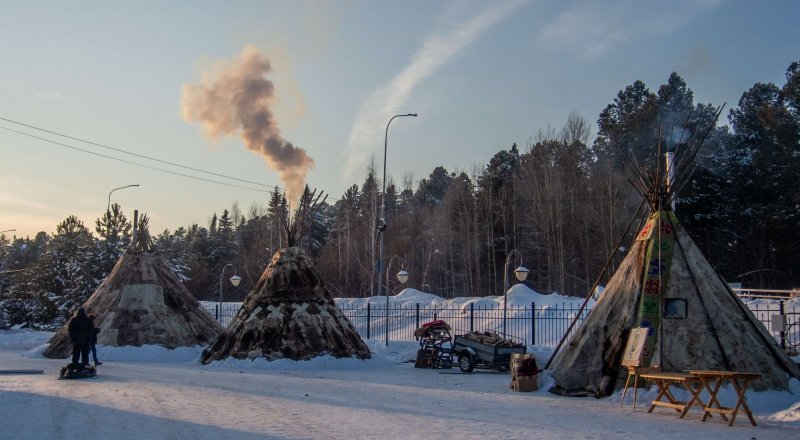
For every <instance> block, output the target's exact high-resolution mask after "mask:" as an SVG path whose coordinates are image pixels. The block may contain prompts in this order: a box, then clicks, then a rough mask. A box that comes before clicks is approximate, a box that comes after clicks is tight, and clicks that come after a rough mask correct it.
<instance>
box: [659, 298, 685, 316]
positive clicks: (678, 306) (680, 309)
mask: <svg viewBox="0 0 800 440" xmlns="http://www.w3.org/2000/svg"><path fill="white" fill-rule="evenodd" d="M686 312H687V306H686V300H685V299H680V298H665V299H664V318H666V319H686Z"/></svg>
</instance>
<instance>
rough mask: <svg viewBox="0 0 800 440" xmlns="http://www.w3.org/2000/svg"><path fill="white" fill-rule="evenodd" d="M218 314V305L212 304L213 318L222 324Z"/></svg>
mask: <svg viewBox="0 0 800 440" xmlns="http://www.w3.org/2000/svg"><path fill="white" fill-rule="evenodd" d="M219 312H220V310H219V304H214V317H216V318H217V322H222V320H220V319H219V318H220V313H219Z"/></svg>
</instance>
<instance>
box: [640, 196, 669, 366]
mask: <svg viewBox="0 0 800 440" xmlns="http://www.w3.org/2000/svg"><path fill="white" fill-rule="evenodd" d="M676 223H677V218H675V214H674V213H673V212H672V211H658V212H657V213H655V214H653V215H652V216H651V217H650V219H649V220H648V221H647V224H646V225H645V226H644V228H643V229H642V231H641V232H640V233H639V235H638V236H637V237H636V239H637V240H649V243H648V245H647V254H646V255H647V257H646V258H645V271H644V279H643V280H642V292H641V301H639V326H640V327H642V328H647V329H649V330H648V332H647V335H648V338H647V342H646V343H645V347H644V351H643V353H642V362H641V366H649V365H650V361H651V359H652V358H653V351H654V348H655V343H656V340H657V338H654V337H653V336H654V335H655V332H656V331H658V328H659V326H660V325H661V303H662V302H663V296H664V292H665V291H666V287H667V284H668V282H669V272H670V266H671V265H672V250H673V248H674V246H675V234H674V230H673V227H672V225H673V224H676Z"/></svg>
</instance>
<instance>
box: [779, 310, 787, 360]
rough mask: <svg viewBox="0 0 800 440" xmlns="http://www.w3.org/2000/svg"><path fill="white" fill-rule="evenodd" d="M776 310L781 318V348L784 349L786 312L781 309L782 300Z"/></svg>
mask: <svg viewBox="0 0 800 440" xmlns="http://www.w3.org/2000/svg"><path fill="white" fill-rule="evenodd" d="M778 311H779V313H780V314H781V319H782V320H783V326H781V348H782V349H784V350H786V314H785V313H784V310H783V300H781V302H780V308H779V309H778Z"/></svg>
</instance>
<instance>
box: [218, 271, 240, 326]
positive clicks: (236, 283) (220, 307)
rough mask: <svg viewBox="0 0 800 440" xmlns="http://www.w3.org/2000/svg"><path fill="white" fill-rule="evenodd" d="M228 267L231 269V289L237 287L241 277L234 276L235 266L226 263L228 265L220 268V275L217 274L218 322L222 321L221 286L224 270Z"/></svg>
mask: <svg viewBox="0 0 800 440" xmlns="http://www.w3.org/2000/svg"><path fill="white" fill-rule="evenodd" d="M228 267H231V268H233V276H232V277H230V281H231V284H233V287H236V286H238V285H239V282H240V281H242V277H240V276H239V275H236V272H237V270H236V266H234V265H233V264H230V263H228V264H226V265H225V267H223V268H222V272H220V274H219V318H220V321H222V286H223V283H222V278H223V277H224V276H225V269H227V268H228Z"/></svg>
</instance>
